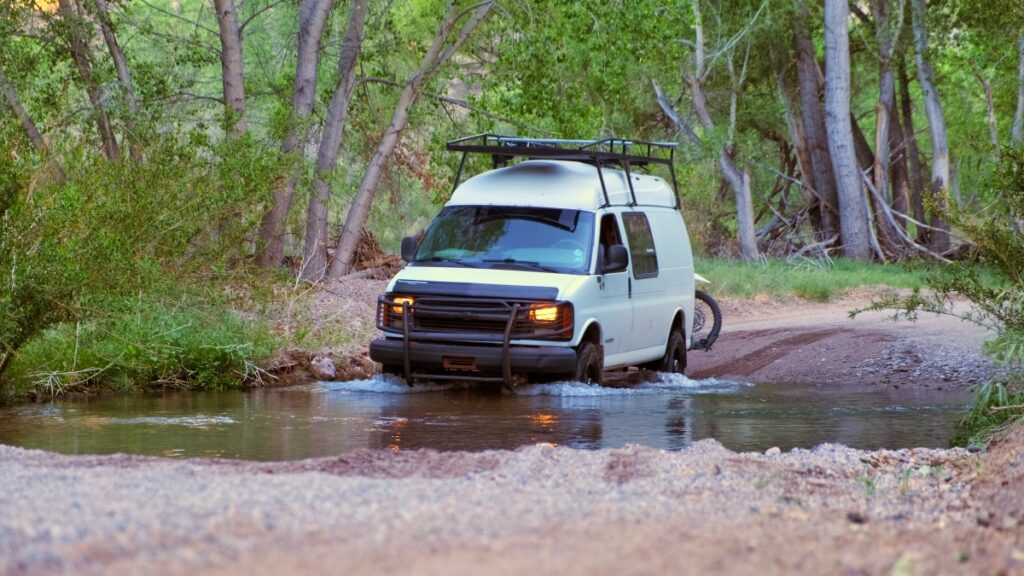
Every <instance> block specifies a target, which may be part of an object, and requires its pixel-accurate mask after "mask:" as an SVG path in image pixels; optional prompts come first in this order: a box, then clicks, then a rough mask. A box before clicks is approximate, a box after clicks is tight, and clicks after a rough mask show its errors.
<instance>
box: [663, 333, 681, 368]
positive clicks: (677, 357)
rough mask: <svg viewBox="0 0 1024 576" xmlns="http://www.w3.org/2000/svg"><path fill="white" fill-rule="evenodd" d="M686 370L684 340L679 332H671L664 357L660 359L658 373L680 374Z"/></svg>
mask: <svg viewBox="0 0 1024 576" xmlns="http://www.w3.org/2000/svg"><path fill="white" fill-rule="evenodd" d="M684 370H686V340H685V339H684V338H683V335H682V334H681V333H680V332H679V330H673V331H672V333H671V334H669V336H668V344H667V345H666V346H665V357H664V358H662V359H661V366H660V367H659V371H660V372H672V373H673V374H682V373H683V371H684Z"/></svg>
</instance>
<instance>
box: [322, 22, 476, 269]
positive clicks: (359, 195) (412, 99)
mask: <svg viewBox="0 0 1024 576" xmlns="http://www.w3.org/2000/svg"><path fill="white" fill-rule="evenodd" d="M493 6H494V3H493V2H485V3H483V4H480V5H479V6H478V7H476V9H475V10H473V12H472V15H471V16H470V17H469V18H468V19H467V20H466V23H465V24H463V25H462V27H461V28H460V30H459V32H458V34H457V35H456V36H455V38H454V40H452V41H451V43H448V41H449V37H450V36H451V34H452V32H453V31H454V29H455V25H456V23H457V20H458V18H459V16H460V14H459V12H458V11H457V9H456V7H455V4H454V3H452V2H450V3H449V5H448V9H447V11H446V13H445V16H444V20H443V21H442V22H441V26H440V28H439V30H438V32H437V35H436V36H435V37H434V40H433V42H431V44H430V47H429V48H428V49H427V52H426V54H425V55H424V56H423V60H422V61H421V62H420V66H419V68H417V69H416V71H415V72H414V73H413V75H412V76H411V77H410V78H409V80H408V81H407V82H406V83H405V88H404V89H403V90H402V95H401V96H400V97H399V99H398V103H397V104H396V105H395V110H394V112H393V113H392V115H391V122H390V124H389V125H388V127H387V129H386V130H385V131H384V136H383V138H381V141H380V143H379V144H378V146H377V150H376V151H375V152H374V153H373V156H372V157H371V158H370V163H369V165H368V166H367V167H366V172H364V173H363V179H362V181H361V182H360V183H359V189H358V190H357V191H356V196H355V198H354V199H353V200H352V205H351V206H350V207H349V210H348V215H347V216H346V217H345V225H344V227H343V228H342V230H341V235H340V237H339V238H338V244H337V247H336V249H335V252H334V261H333V262H331V267H330V270H329V272H328V276H329V277H330V278H340V277H342V276H344V275H346V274H348V273H349V272H350V271H351V270H352V260H353V258H354V256H355V251H356V245H357V244H358V242H359V237H360V236H361V235H362V233H363V227H364V226H365V225H366V218H367V217H368V216H369V214H370V206H371V205H372V203H373V195H374V192H375V191H376V190H377V185H378V184H379V183H380V179H381V176H382V175H383V174H384V167H385V165H386V164H387V162H388V161H389V160H390V159H391V156H392V155H394V152H395V148H396V147H397V146H398V142H399V140H400V139H401V135H402V131H403V130H404V129H405V127H406V125H407V124H408V122H409V109H410V108H411V107H412V105H413V104H415V103H416V100H417V98H418V97H419V93H420V87H421V86H422V85H423V83H424V82H425V81H426V80H427V79H428V78H430V77H431V76H432V75H433V74H434V73H435V72H436V71H437V69H438V68H439V67H440V66H441V65H442V64H444V63H445V62H447V61H448V60H449V59H450V58H451V57H452V55H453V54H455V52H456V51H457V50H458V49H459V48H460V47H461V46H462V44H463V43H464V42H465V41H466V39H467V38H469V35H470V34H471V33H472V32H473V29H475V28H476V27H477V25H479V24H480V22H482V21H483V19H484V18H485V17H486V16H487V13H488V12H490V10H491V8H492V7H493ZM446 44H447V47H446Z"/></svg>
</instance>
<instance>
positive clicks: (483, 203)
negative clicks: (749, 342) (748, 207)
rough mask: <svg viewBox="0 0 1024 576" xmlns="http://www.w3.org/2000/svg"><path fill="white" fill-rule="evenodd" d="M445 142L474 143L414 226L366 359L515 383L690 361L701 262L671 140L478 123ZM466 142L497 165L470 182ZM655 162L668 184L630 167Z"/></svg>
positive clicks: (420, 374) (440, 375)
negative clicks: (499, 129) (440, 197)
mask: <svg viewBox="0 0 1024 576" xmlns="http://www.w3.org/2000/svg"><path fill="white" fill-rule="evenodd" d="M448 149H449V150H454V151H461V152H462V153H463V157H462V163H461V164H460V166H459V175H458V176H456V187H455V189H454V191H453V193H452V197H451V200H449V201H448V203H447V204H446V205H445V206H444V208H443V209H442V210H441V212H440V213H439V214H438V215H437V217H436V218H435V219H434V221H433V222H432V223H431V224H430V226H429V227H428V228H427V230H426V232H425V233H424V234H423V236H422V239H417V238H413V237H409V238H405V239H404V240H403V243H402V258H403V259H404V260H405V261H406V262H407V263H408V264H407V265H406V266H405V267H404V268H403V269H402V270H401V271H400V272H399V273H398V274H396V275H395V277H394V278H393V279H392V280H391V282H390V283H389V284H388V287H387V292H386V293H385V294H384V295H382V296H381V297H380V299H379V301H378V304H377V327H378V329H380V330H381V332H382V333H383V337H382V338H379V339H376V340H374V341H373V342H371V343H370V357H371V358H372V359H373V360H374V361H376V362H380V363H381V364H382V365H383V372H385V373H393V374H398V375H401V376H404V377H405V380H406V382H407V383H408V384H409V385H412V384H413V382H414V380H415V379H417V378H422V379H427V380H446V379H448V380H481V381H498V382H503V383H504V384H505V385H506V386H508V387H510V388H511V387H515V386H516V385H517V384H519V383H521V382H527V381H543V380H577V381H583V382H592V383H598V384H599V383H600V382H601V380H602V372H603V371H604V370H611V369H616V368H625V367H629V366H642V367H646V368H652V369H656V370H660V371H666V372H677V373H682V372H683V369H684V368H685V367H686V351H687V349H689V348H690V346H691V344H692V337H691V336H692V322H693V306H694V270H693V256H692V253H691V249H690V239H689V236H688V235H687V232H686V225H685V224H684V222H683V217H682V215H681V214H680V212H679V203H678V200H677V197H676V194H675V191H674V180H675V175H674V172H673V171H672V159H673V155H674V144H664V143H648V142H635V141H628V140H620V139H610V140H601V141H593V142H590V141H576V140H533V139H524V138H510V137H503V136H493V135H479V136H471V137H469V138H464V139H461V140H455V141H453V142H449V143H448ZM467 154H488V155H490V156H491V157H492V158H493V160H494V163H495V166H497V167H496V168H495V169H494V170H490V171H488V172H484V173H482V174H479V175H477V176H474V177H472V178H470V179H469V180H467V181H466V182H465V183H462V184H461V185H459V183H458V182H459V178H460V176H461V173H462V170H463V167H464V166H465V161H466V155H467ZM516 160H519V161H518V163H512V162H514V161H516ZM510 163H511V165H508V164H510ZM647 164H661V165H664V166H667V169H668V171H669V173H670V174H671V179H672V181H673V182H672V185H670V184H669V183H668V182H666V180H665V179H663V178H659V177H657V176H650V175H645V174H637V173H635V172H634V169H635V168H637V167H638V166H643V165H647ZM502 165H506V166H504V167H500V166H502ZM609 166H615V168H612V167H609Z"/></svg>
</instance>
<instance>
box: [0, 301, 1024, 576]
mask: <svg viewBox="0 0 1024 576" xmlns="http://www.w3.org/2000/svg"><path fill="white" fill-rule="evenodd" d="M365 288H366V289H365V290H363V292H360V293H364V292H365V294H366V295H372V294H373V293H374V292H375V290H376V289H377V287H376V286H375V285H374V284H372V283H369V281H368V283H366V285H365ZM339 293H342V294H349V295H350V294H352V293H353V292H349V291H341V292H339ZM326 294H328V295H327V296H323V298H324V302H323V303H322V305H323V306H324V309H325V310H327V309H330V307H331V306H332V304H337V302H336V301H334V300H333V299H332V298H331V297H330V296H329V294H330V293H326ZM347 297H348V298H350V300H351V302H350V303H349V304H348V310H352V311H354V312H353V313H354V314H364V315H367V317H368V318H370V319H371V321H372V311H370V310H366V311H363V312H359V310H361V309H362V308H365V307H366V303H365V302H363V300H362V299H360V298H355V299H352V297H351V296H347ZM369 298H370V296H367V297H366V299H369ZM866 301H867V300H866V299H865V298H863V297H861V298H853V299H851V300H848V301H844V302H839V303H832V304H807V303H774V302H768V303H749V302H729V301H727V302H725V309H726V329H725V331H724V332H723V335H722V337H721V338H720V340H719V342H718V343H717V344H716V345H715V347H714V350H713V351H712V352H710V353H707V354H705V353H693V354H692V355H691V364H690V369H689V372H690V374H691V376H695V377H706V376H719V377H728V378H739V379H745V380H749V381H754V382H782V381H795V382H799V381H825V382H830V383H833V384H835V385H836V386H914V387H921V388H931V387H934V388H939V387H947V386H966V385H969V384H970V383H971V382H973V381H977V380H979V379H982V378H984V377H986V376H987V375H988V374H989V373H990V372H991V370H992V367H991V366H990V365H989V364H988V363H987V362H986V361H985V360H984V359H983V358H982V357H981V356H980V355H979V354H978V352H977V350H978V345H979V343H980V341H981V340H982V339H983V338H984V337H985V334H984V332H983V331H981V330H978V329H976V328H974V327H972V326H971V325H968V324H963V323H960V322H959V321H957V320H956V319H953V318H949V317H942V318H923V319H922V320H921V321H919V322H918V323H895V324H894V323H890V322H887V321H885V320H884V315H881V314H872V315H863V316H859V317H858V318H857V319H855V320H850V319H848V318H847V311H848V310H850V309H852V308H856V307H858V306H860V305H863V304H864V303H866ZM352 354H354V355H355V356H359V350H358V349H357V350H354V351H353V352H352ZM809 379H814V380H809ZM1022 447H1024V427H1018V428H1017V429H1016V430H1012V431H1009V432H1007V433H1005V434H1004V435H1003V436H1002V438H1001V440H1000V441H999V442H996V443H994V444H993V445H992V446H991V447H990V449H989V450H988V451H987V452H977V453H969V452H967V451H965V450H963V449H952V450H928V449H912V450H895V451H888V450H880V451H874V452H869V451H859V450H854V449H850V448H846V447H843V446H835V445H825V446H819V447H817V448H815V449H813V450H800V449H797V450H793V451H790V452H785V453H781V452H779V451H778V449H773V450H769V451H768V452H767V453H765V454H759V453H735V452H732V451H729V450H727V449H725V448H723V447H722V446H721V445H720V444H718V443H717V442H715V441H714V440H704V441H701V442H697V443H696V444H694V445H692V446H691V447H689V448H687V449H685V450H682V451H680V452H662V451H658V450H653V449H650V448H646V447H641V446H633V447H628V448H624V449H614V450H598V451H581V450H573V449H568V448H562V447H558V448H555V447H551V446H545V445H534V446H529V447H525V448H522V449H519V450H515V451H487V452H477V453H466V452H448V453H439V452H433V451H417V452H389V451H360V452H355V453H351V454H346V455H343V456H339V457H333V458H324V459H311V460H302V461H296V462H281V463H257V462H239V461H211V460H184V461H178V460H169V459H161V458H145V457H135V456H61V455H57V454H52V453H46V452H39V451H26V450H22V449H18V448H12V447H4V446H0V574H51V573H76V574H78V573H81V574H121V573H132V574H134V573H167V574H186V573H187V574H189V575H190V576H191V575H194V574H201V573H208V574H217V573H236V572H239V573H241V572H244V573H252V574H284V573H299V572H311V573H325V572H340V573H345V574H480V573H486V574H521V573H536V574H620V573H629V574H667V573H670V574H687V573H692V574H705V573H730V574H734V573H735V574H783V573H786V574H788V573H808V574H939V573H941V574H1007V575H1009V574H1024V448H1022Z"/></svg>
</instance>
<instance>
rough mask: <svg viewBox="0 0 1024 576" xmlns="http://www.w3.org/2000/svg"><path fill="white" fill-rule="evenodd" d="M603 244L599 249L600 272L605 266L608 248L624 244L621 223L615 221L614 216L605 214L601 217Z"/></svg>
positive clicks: (601, 238)
mask: <svg viewBox="0 0 1024 576" xmlns="http://www.w3.org/2000/svg"><path fill="white" fill-rule="evenodd" d="M600 240H601V244H600V246H599V248H598V251H597V255H598V263H597V265H598V270H600V269H601V268H602V267H603V266H604V264H605V261H606V260H605V258H607V254H608V248H610V247H611V246H614V245H615V244H622V234H620V233H619V223H618V222H616V221H615V215H614V214H605V215H604V216H602V217H601V236H600Z"/></svg>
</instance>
